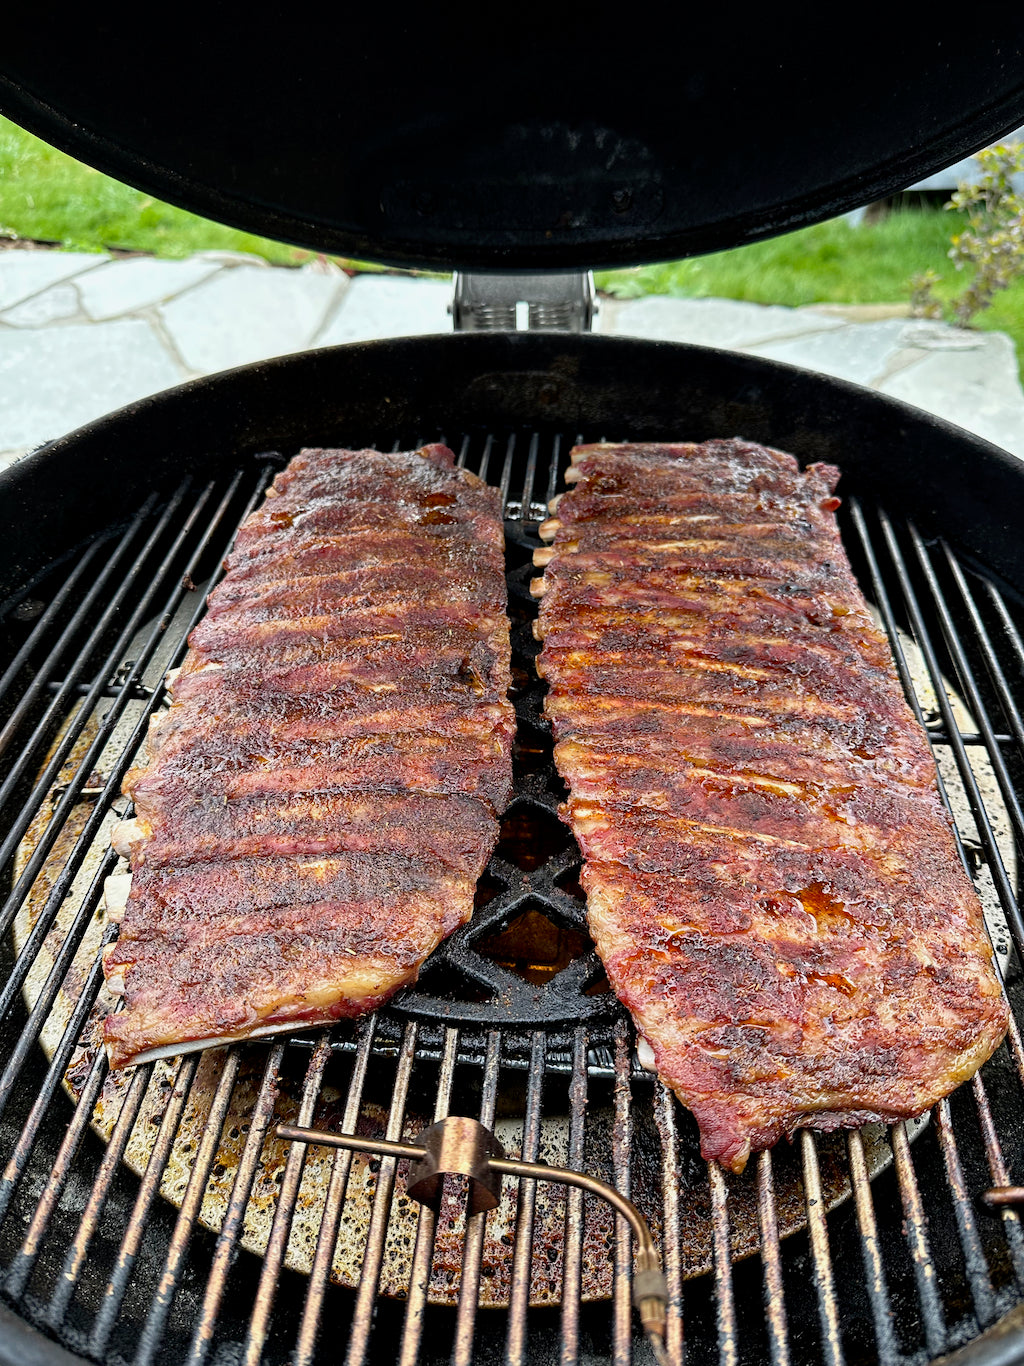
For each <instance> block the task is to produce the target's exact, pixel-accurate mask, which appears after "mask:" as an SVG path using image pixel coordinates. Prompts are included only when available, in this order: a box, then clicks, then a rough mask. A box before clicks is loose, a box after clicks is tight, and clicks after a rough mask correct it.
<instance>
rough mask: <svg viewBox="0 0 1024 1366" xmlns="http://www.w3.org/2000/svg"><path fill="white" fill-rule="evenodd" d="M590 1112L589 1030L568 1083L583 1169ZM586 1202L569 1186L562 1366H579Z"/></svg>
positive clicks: (573, 1161) (579, 1036)
mask: <svg viewBox="0 0 1024 1366" xmlns="http://www.w3.org/2000/svg"><path fill="white" fill-rule="evenodd" d="M586 1111H587V1031H586V1029H585V1028H583V1027H582V1026H580V1027H578V1028H577V1029H576V1031H575V1033H574V1035H573V1049H572V1077H571V1080H570V1082H569V1154H568V1165H569V1166H570V1167H572V1168H574V1169H575V1170H576V1171H581V1170H582V1169H583V1165H584V1158H585V1147H584V1145H585V1140H586V1131H585V1126H584V1119H585V1116H586ZM585 1218H586V1204H585V1196H584V1193H583V1190H582V1189H581V1188H580V1187H579V1186H570V1187H569V1190H568V1193H567V1195H566V1201H565V1242H564V1244H563V1250H562V1317H561V1336H562V1354H561V1359H560V1366H576V1363H577V1362H578V1360H579V1350H580V1296H581V1290H582V1279H583V1230H584V1220H585Z"/></svg>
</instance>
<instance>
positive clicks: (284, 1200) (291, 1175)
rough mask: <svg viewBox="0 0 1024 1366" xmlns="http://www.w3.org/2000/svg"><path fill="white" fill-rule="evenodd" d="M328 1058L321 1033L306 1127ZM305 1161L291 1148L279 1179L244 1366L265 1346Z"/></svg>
mask: <svg viewBox="0 0 1024 1366" xmlns="http://www.w3.org/2000/svg"><path fill="white" fill-rule="evenodd" d="M330 1056H331V1036H330V1033H329V1032H325V1033H323V1034H321V1035H320V1037H319V1038H318V1039H317V1041H316V1045H315V1046H314V1048H313V1051H312V1053H311V1054H310V1058H309V1063H308V1065H307V1067H306V1077H305V1080H304V1082H303V1084H302V1099H301V1100H300V1102H299V1123H300V1124H303V1125H310V1124H312V1122H313V1107H314V1106H315V1105H316V1101H317V1097H318V1096H319V1094H320V1086H321V1083H322V1082H323V1078H324V1071H325V1069H326V1067H327V1062H328V1059H329V1058H330ZM305 1161H306V1150H305V1148H302V1147H297V1146H295V1145H294V1144H293V1145H292V1147H291V1149H290V1151H289V1153H288V1158H287V1160H286V1162H285V1167H284V1174H283V1176H282V1178H281V1192H280V1194H279V1196H278V1198H277V1208H276V1209H275V1210H274V1222H273V1224H272V1225H271V1228H270V1237H269V1239H268V1240H267V1249H266V1251H265V1252H264V1254H263V1265H262V1267H261V1268H260V1281H259V1285H258V1287H257V1289H256V1301H255V1303H254V1305H253V1310H252V1317H251V1318H250V1320H249V1331H248V1333H247V1334H246V1339H245V1348H244V1355H243V1358H242V1359H243V1361H244V1362H245V1364H246V1366H258V1363H259V1361H260V1358H261V1357H262V1355H263V1348H264V1346H265V1345H266V1341H267V1326H268V1324H269V1321H270V1311H271V1309H272V1308H273V1304H274V1296H275V1295H276V1294H277V1286H278V1282H279V1280H280V1278H281V1268H282V1266H283V1265H284V1254H285V1249H286V1247H287V1245H288V1235H289V1234H290V1233H291V1228H292V1216H293V1215H294V1213H295V1201H296V1198H297V1197H298V1194H299V1182H300V1181H301V1180H302V1169H303V1167H304V1165H305Z"/></svg>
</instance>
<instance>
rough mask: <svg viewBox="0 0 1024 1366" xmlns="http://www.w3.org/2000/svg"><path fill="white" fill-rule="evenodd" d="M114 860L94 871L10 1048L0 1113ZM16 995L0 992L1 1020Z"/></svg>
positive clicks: (0, 1083) (24, 968)
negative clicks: (45, 976)
mask: <svg viewBox="0 0 1024 1366" xmlns="http://www.w3.org/2000/svg"><path fill="white" fill-rule="evenodd" d="M116 861H117V859H116V856H115V855H114V854H113V852H109V853H108V854H107V855H105V856H104V858H103V859H102V860H101V861H100V866H99V867H98V868H97V870H96V874H95V876H94V877H93V880H92V883H91V884H90V886H89V889H88V891H87V892H86V894H85V896H84V897H83V898H82V904H81V906H80V907H79V909H78V911H77V912H76V914H75V917H74V919H73V921H72V923H71V925H70V926H69V928H68V932H67V934H66V936H65V938H64V942H63V943H62V944H61V946H60V949H59V950H58V952H57V954H56V956H55V958H54V963H53V967H52V968H51V969H50V972H49V974H48V975H47V978H46V981H45V982H44V983H43V987H42V990H41V991H40V993H39V997H38V999H37V1000H36V1003H35V1005H34V1006H33V1007H32V1009H31V1011H30V1012H29V1016H28V1019H27V1020H26V1021H25V1024H24V1026H23V1027H22V1030H21V1033H20V1035H19V1036H18V1039H17V1042H16V1043H15V1045H14V1047H13V1048H12V1049H11V1053H10V1056H9V1057H8V1059H7V1062H6V1064H5V1066H4V1070H3V1074H2V1075H0V1114H2V1113H3V1111H4V1110H5V1109H6V1107H7V1101H8V1099H9V1097H10V1096H11V1094H12V1092H13V1089H14V1083H15V1082H16V1080H17V1078H18V1076H19V1075H20V1073H21V1069H22V1068H23V1067H24V1066H25V1063H26V1061H27V1059H28V1056H29V1054H30V1052H31V1050H32V1049H33V1047H34V1046H35V1043H36V1040H37V1039H38V1038H39V1035H40V1034H41V1033H42V1029H43V1026H44V1024H45V1023H46V1019H47V1016H48V1015H49V1012H50V1007H51V1006H52V1005H53V1002H54V1001H55V999H56V997H57V994H58V992H59V991H60V988H61V984H62V982H63V980H64V975H65V973H66V972H67V970H68V967H69V966H70V963H71V960H72V958H73V957H74V955H75V953H76V951H77V949H78V946H79V944H80V943H81V941H82V938H83V936H84V935H85V932H86V930H87V929H88V928H89V924H90V922H91V920H92V917H93V915H94V913H95V911H96V907H97V906H98V905H99V900H100V897H101V896H102V895H103V883H104V881H105V880H106V878H107V875H108V874H109V873H110V870H111V869H112V868H113V866H114V864H115V863H116ZM22 957H23V960H24V961H23V963H21V964H19V965H17V966H19V967H20V968H21V971H20V972H18V973H17V981H18V984H19V985H20V984H21V982H22V981H23V980H24V977H25V976H26V975H27V973H28V970H29V967H30V966H31V961H32V960H31V959H30V958H29V957H28V953H27V951H26V952H25V953H24V954H23V955H22ZM13 976H15V974H14V973H13V972H12V977H13ZM15 994H16V993H15V991H14V990H13V989H12V988H10V987H9V985H8V984H5V987H4V990H3V991H2V992H0V1003H2V1005H0V1017H2V1016H3V1014H4V1013H5V1012H6V1011H7V1010H8V1009H9V1008H10V1005H11V1002H12V1000H13V999H14V996H15Z"/></svg>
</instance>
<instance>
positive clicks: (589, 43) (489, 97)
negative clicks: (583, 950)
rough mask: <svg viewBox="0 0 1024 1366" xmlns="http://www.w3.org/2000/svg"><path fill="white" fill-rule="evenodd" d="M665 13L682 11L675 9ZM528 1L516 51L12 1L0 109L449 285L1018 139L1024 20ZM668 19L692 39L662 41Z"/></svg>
mask: <svg viewBox="0 0 1024 1366" xmlns="http://www.w3.org/2000/svg"><path fill="white" fill-rule="evenodd" d="M666 10H667V7H666ZM580 13H581V12H580V11H578V10H576V9H574V8H573V7H563V8H562V9H560V8H559V7H557V6H555V7H554V8H552V7H550V6H544V7H541V6H536V5H529V4H527V5H519V6H516V7H515V9H514V11H513V10H510V11H508V13H507V15H506V21H505V25H504V29H503V32H502V41H501V44H500V45H498V46H495V45H494V44H493V42H492V40H491V39H490V37H489V33H485V32H484V30H483V28H482V26H479V25H477V26H473V25H471V24H470V23H463V24H462V26H461V27H459V28H458V29H457V30H456V31H453V29H452V26H451V24H450V22H446V16H445V14H444V13H443V12H430V11H424V9H423V7H422V6H419V5H418V6H416V7H415V8H414V7H413V6H412V5H407V4H402V3H399V4H397V5H390V6H388V9H387V11H386V13H385V12H382V11H376V10H369V11H363V12H360V13H354V12H353V11H351V10H348V11H346V12H345V13H344V18H343V19H341V18H338V19H331V18H323V17H320V18H314V19H312V20H306V19H303V20H302V21H301V22H299V21H298V20H297V21H296V22H295V24H294V25H293V26H291V27H288V26H287V25H286V24H281V23H279V24H277V25H275V27H274V28H273V29H270V28H267V27H266V26H264V25H263V24H261V23H259V22H258V20H256V19H255V18H248V19H247V18H244V17H240V16H239V13H238V10H237V8H232V9H230V10H228V9H227V7H214V8H213V9H212V10H211V11H209V12H206V13H204V15H203V17H202V21H201V24H196V23H195V22H194V21H191V22H188V23H187V24H180V25H176V26H173V27H171V26H168V28H167V29H166V30H165V31H163V32H161V33H160V34H159V38H158V39H157V40H154V38H153V31H152V30H151V29H150V28H149V26H148V25H137V24H133V23H131V22H130V21H126V19H125V17H124V16H123V15H122V14H120V13H119V14H116V15H112V16H109V17H108V16H106V15H103V16H101V17H98V16H97V15H96V14H95V13H94V12H93V11H90V10H83V11H82V12H80V13H73V14H67V13H64V14H62V15H61V18H60V22H59V24H56V23H55V22H54V20H53V17H52V16H51V15H50V14H49V13H48V12H47V11H45V10H41V9H39V8H38V7H31V6H28V7H22V12H21V13H17V14H12V15H11V16H10V17H9V18H7V19H6V20H5V36H4V50H3V52H2V54H0V107H2V108H3V109H4V110H5V112H7V113H8V114H10V116H11V117H12V118H14V119H15V120H17V121H18V122H20V123H22V124H24V125H25V126H27V127H29V128H32V129H34V130H35V131H36V132H38V133H39V134H40V135H41V136H43V137H44V138H46V139H47V140H48V141H50V142H52V143H55V144H56V145H57V146H60V147H63V148H65V149H66V150H68V151H69V152H72V153H73V154H74V155H76V156H77V157H79V158H81V159H82V160H84V161H86V162H88V163H89V164H90V165H93V166H97V167H99V168H101V169H103V170H105V171H108V172H110V173H111V174H113V175H115V176H118V177H119V178H121V179H122V180H126V181H128V182H129V183H131V184H134V185H137V186H139V187H141V188H143V189H145V190H148V191H150V192H152V193H153V194H156V195H159V196H160V197H161V198H164V199H167V200H170V201H171V202H173V203H176V204H179V205H182V206H183V207H186V208H188V209H191V210H193V211H195V212H197V213H200V214H204V215H206V216H208V217H212V218H215V219H218V220H220V221H222V222H226V223H231V224H234V225H236V226H237V227H240V228H244V229H247V230H249V231H252V232H258V233H262V234H265V235H267V236H271V237H276V238H280V239H283V240H285V241H291V242H295V243H296V244H298V245H300V246H303V247H307V248H312V249H315V250H320V251H330V252H338V253H341V254H344V255H347V256H353V257H357V258H366V259H372V260H378V261H382V262H387V263H392V264H401V265H411V266H423V267H429V266H433V267H441V268H448V267H452V266H457V267H462V268H478V269H492V270H493V269H505V270H536V269H545V268H563V269H564V268H566V267H592V266H597V265H612V264H634V263H639V262H643V261H653V260H665V259H669V258H673V257H678V256H683V255H690V254H695V253H700V252H706V251H711V250H718V249H722V248H724V247H729V246H735V245H738V244H739V243H742V242H747V241H751V240H754V239H756V238H760V237H766V236H771V235H773V234H776V233H780V232H784V231H787V230H789V229H792V228H796V227H799V226H800V225H802V224H806V223H812V222H815V221H818V220H820V219H824V218H828V217H831V216H833V215H835V214H838V213H841V212H843V211H844V210H846V209H849V208H853V207H855V206H856V205H858V204H863V203H866V202H868V201H870V200H872V199H876V198H879V197H881V196H883V195H886V194H889V193H891V192H893V191H895V190H897V189H899V188H901V187H903V186H906V185H907V184H910V183H912V182H913V181H914V180H916V179H918V178H920V177H921V176H924V175H926V174H928V173H930V172H932V171H934V170H936V169H938V168H940V167H941V166H944V165H948V164H949V163H951V162H953V161H955V160H957V159H958V158H959V157H961V156H963V155H965V154H967V153H968V152H971V151H974V150H976V149H977V148H978V147H980V146H983V145H984V144H985V143H987V142H990V141H992V140H993V139H995V138H997V137H999V136H1001V135H1002V134H1004V133H1006V132H1008V131H1010V130H1011V129H1012V128H1014V127H1015V126H1018V125H1019V124H1021V123H1022V122H1024V61H1022V54H1024V11H1015V12H1007V13H1004V14H1002V15H1000V20H999V23H998V24H997V25H989V24H977V25H969V24H958V25H957V26H956V31H955V33H954V32H953V31H952V30H951V28H950V27H949V25H948V24H947V26H946V27H945V28H942V27H941V26H940V25H939V24H938V23H937V21H936V20H935V18H934V16H931V17H930V18H929V20H928V23H927V25H925V24H924V23H922V21H921V20H920V18H919V17H918V16H917V15H913V14H904V15H901V14H899V13H895V14H892V13H890V14H887V15H886V22H885V25H884V26H883V27H881V28H878V27H874V26H871V25H870V24H868V23H863V22H862V23H861V24H860V25H859V26H856V23H855V21H854V20H851V21H850V24H849V26H848V27H845V28H844V29H843V30H842V31H841V40H840V41H837V40H836V37H835V36H834V35H835V32H836V31H835V30H833V29H832V26H831V24H829V25H823V24H819V23H818V22H817V21H816V20H815V18H814V17H813V16H811V17H808V15H807V14H806V13H804V12H787V11H785V10H784V9H782V10H780V8H779V7H778V6H765V7H763V8H762V9H761V10H760V12H746V11H742V12H740V13H739V14H738V15H737V14H734V13H726V12H724V11H722V10H721V9H719V10H718V11H715V12H712V13H711V14H704V13H702V14H692V13H687V12H685V11H680V10H679V7H678V6H674V7H673V8H672V10H671V11H667V13H666V15H664V16H663V15H662V14H661V13H660V12H659V9H658V8H657V7H644V9H643V10H642V11H641V17H639V18H638V17H636V16H634V15H632V14H630V12H629V10H628V8H627V9H625V10H624V9H623V7H622V6H621V5H616V6H614V7H613V6H611V5H610V4H596V5H592V6H590V7H588V9H587V10H586V26H585V27H584V26H583V24H581V22H580V19H579V15H580ZM680 20H682V25H683V28H684V30H685V39H683V40H680V39H679V38H677V37H675V36H674V35H675V34H676V33H677V32H678V31H679V26H680Z"/></svg>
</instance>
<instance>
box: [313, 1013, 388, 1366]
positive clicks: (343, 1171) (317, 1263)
mask: <svg viewBox="0 0 1024 1366" xmlns="http://www.w3.org/2000/svg"><path fill="white" fill-rule="evenodd" d="M376 1032H377V1016H376V1015H369V1016H367V1017H366V1019H365V1020H363V1021H361V1022H360V1025H359V1043H358V1046H357V1048H356V1056H355V1061H354V1062H353V1064H352V1075H351V1077H350V1078H349V1084H348V1095H347V1096H346V1098H345V1112H344V1114H343V1116H342V1121H341V1122H342V1127H343V1129H344V1132H345V1133H347V1134H351V1133H355V1128H356V1124H357V1122H358V1120H359V1109H360V1106H361V1105H362V1103H363V1088H364V1086H365V1084H366V1073H367V1071H368V1069H369V1066H370V1057H371V1056H372V1050H373V1040H374V1037H375V1035H376ZM303 1146H304V1145H303ZM351 1168H352V1154H351V1153H350V1152H345V1151H344V1150H343V1149H341V1148H339V1149H338V1151H337V1152H336V1153H335V1155H334V1162H333V1163H332V1166H331V1180H330V1184H329V1185H328V1188H327V1199H326V1201H325V1203H324V1212H323V1216H322V1217H321V1220H320V1229H319V1232H318V1234H317V1240H316V1251H315V1253H314V1254H313V1266H312V1268H311V1270H310V1273H309V1285H308V1286H307V1288H306V1300H305V1303H304V1305H303V1307H302V1321H301V1323H300V1324H299V1334H298V1339H297V1341H296V1344H295V1366H309V1363H310V1362H311V1361H312V1360H313V1353H314V1351H315V1350H316V1339H317V1334H318V1332H319V1331H320V1320H321V1316H322V1314H323V1306H324V1295H325V1292H326V1289H327V1281H328V1277H329V1276H330V1273H331V1264H332V1262H333V1259H334V1245H335V1243H336V1242H337V1238H338V1224H339V1222H340V1220H341V1212H342V1209H343V1207H344V1204H345V1192H346V1190H347V1189H348V1178H349V1172H350V1170H351Z"/></svg>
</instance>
